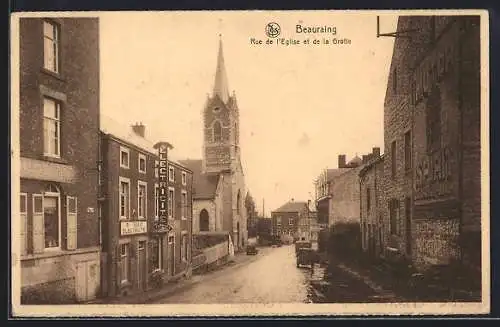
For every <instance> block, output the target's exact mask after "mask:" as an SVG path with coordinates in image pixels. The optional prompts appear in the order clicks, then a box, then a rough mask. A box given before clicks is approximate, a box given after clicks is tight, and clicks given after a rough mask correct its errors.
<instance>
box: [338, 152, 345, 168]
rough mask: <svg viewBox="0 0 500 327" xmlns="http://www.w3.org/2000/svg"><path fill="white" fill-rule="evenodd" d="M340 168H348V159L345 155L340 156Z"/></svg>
mask: <svg viewBox="0 0 500 327" xmlns="http://www.w3.org/2000/svg"><path fill="white" fill-rule="evenodd" d="M338 164H339V168H345V167H346V157H345V154H339V163H338Z"/></svg>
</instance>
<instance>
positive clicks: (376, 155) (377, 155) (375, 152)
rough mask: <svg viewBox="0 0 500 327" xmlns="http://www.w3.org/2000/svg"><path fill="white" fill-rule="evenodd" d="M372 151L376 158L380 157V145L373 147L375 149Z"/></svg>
mask: <svg viewBox="0 0 500 327" xmlns="http://www.w3.org/2000/svg"><path fill="white" fill-rule="evenodd" d="M372 153H373V156H374V157H375V158H378V157H380V148H379V147H375V148H373V149H372Z"/></svg>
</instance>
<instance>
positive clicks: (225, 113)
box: [180, 39, 248, 251]
mask: <svg viewBox="0 0 500 327" xmlns="http://www.w3.org/2000/svg"><path fill="white" fill-rule="evenodd" d="M202 117H203V128H204V129H203V158H202V159H201V160H181V161H180V162H181V164H183V165H185V166H186V167H187V168H189V169H190V170H191V171H192V172H193V234H197V233H199V232H228V233H229V235H230V236H231V239H232V242H233V244H234V250H235V251H238V250H241V249H243V248H244V246H245V244H246V241H247V237H248V236H247V217H246V216H247V214H246V210H245V203H244V202H245V201H244V199H245V195H246V188H245V177H244V173H243V168H242V165H241V154H240V142H239V127H240V121H239V109H238V104H237V101H236V95H235V93H234V91H233V93H232V94H230V93H229V86H228V79H227V74H226V68H225V63H224V55H223V51H222V39H221V40H219V53H218V56H217V68H216V71H215V82H214V87H213V92H212V94H211V95H208V97H207V100H206V104H205V107H204V108H203V115H202Z"/></svg>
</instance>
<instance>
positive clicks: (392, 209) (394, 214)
mask: <svg viewBox="0 0 500 327" xmlns="http://www.w3.org/2000/svg"><path fill="white" fill-rule="evenodd" d="M389 217H390V224H391V225H390V229H391V234H393V235H399V228H398V223H399V201H398V200H395V199H392V200H390V201H389Z"/></svg>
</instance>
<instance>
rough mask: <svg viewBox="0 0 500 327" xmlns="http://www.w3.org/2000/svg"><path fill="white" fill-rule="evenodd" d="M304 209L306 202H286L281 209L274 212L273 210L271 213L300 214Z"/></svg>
mask: <svg viewBox="0 0 500 327" xmlns="http://www.w3.org/2000/svg"><path fill="white" fill-rule="evenodd" d="M304 207H306V208H307V202H303V201H288V202H287V203H285V204H284V205H282V206H281V207H279V208H278V209H276V210H273V212H300V211H302V210H304Z"/></svg>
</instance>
